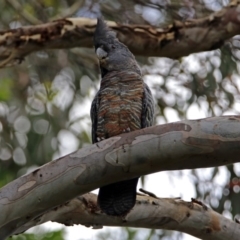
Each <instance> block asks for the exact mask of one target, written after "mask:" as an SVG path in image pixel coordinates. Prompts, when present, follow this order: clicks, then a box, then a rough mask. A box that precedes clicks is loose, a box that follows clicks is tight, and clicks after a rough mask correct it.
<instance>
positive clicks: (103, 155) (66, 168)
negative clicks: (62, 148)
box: [0, 116, 240, 239]
mask: <svg viewBox="0 0 240 240" xmlns="http://www.w3.org/2000/svg"><path fill="white" fill-rule="evenodd" d="M239 146H240V117H239V116H225V117H215V118H207V119H201V120H193V121H190V120H189V121H187V120H186V121H181V122H176V123H169V124H164V125H159V126H154V127H151V128H145V129H141V130H139V131H135V132H130V133H127V134H123V135H120V136H116V137H112V138H109V139H106V140H104V141H102V142H99V143H97V144H94V145H91V146H89V147H85V148H82V149H80V150H79V151H77V152H75V153H72V154H69V155H67V156H65V157H62V158H60V159H57V160H55V161H52V162H50V163H48V164H45V165H44V166H42V167H40V168H38V169H36V170H35V171H33V172H32V173H30V174H27V175H25V176H22V177H20V178H18V179H16V180H14V181H13V182H11V183H9V184H7V185H6V186H5V187H3V188H2V189H0V213H1V214H0V239H4V238H5V237H7V236H10V235H11V234H13V233H14V231H15V229H17V228H19V227H21V226H22V225H24V224H25V223H27V222H29V221H30V220H32V219H34V218H36V217H38V216H40V215H41V214H43V213H44V212H46V211H47V210H49V209H51V208H53V207H55V206H57V205H59V204H63V203H65V202H66V201H68V200H70V199H72V198H74V197H76V196H78V195H81V194H84V193H86V192H89V191H91V190H93V189H96V188H99V187H101V186H103V185H106V184H109V183H113V182H117V181H121V180H126V179H130V178H133V177H136V176H141V175H145V174H149V173H154V172H158V171H166V170H177V169H192V168H204V167H212V166H221V165H227V164H230V163H235V162H239V159H240V157H239V156H240V147H239Z"/></svg>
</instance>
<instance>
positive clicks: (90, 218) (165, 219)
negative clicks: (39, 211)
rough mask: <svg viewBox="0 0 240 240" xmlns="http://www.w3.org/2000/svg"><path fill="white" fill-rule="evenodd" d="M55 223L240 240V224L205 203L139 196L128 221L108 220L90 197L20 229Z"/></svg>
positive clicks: (64, 206) (122, 219) (52, 212)
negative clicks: (175, 232)
mask: <svg viewBox="0 0 240 240" xmlns="http://www.w3.org/2000/svg"><path fill="white" fill-rule="evenodd" d="M47 221H53V222H58V223H62V224H65V225H66V226H72V225H74V224H82V225H85V226H86V227H92V228H94V229H99V228H102V227H103V226H121V227H123V226H127V227H141V228H151V229H168V230H175V231H180V232H185V233H188V234H190V235H192V236H195V237H198V238H200V239H204V240H226V239H231V240H239V236H240V224H238V223H236V222H234V221H232V220H230V219H227V218H225V217H223V216H222V215H220V214H218V213H216V212H214V211H213V210H212V209H210V208H208V207H206V206H205V205H203V204H202V203H201V202H198V201H196V200H192V201H191V202H185V201H183V200H181V199H171V198H158V197H151V196H146V195H138V196H137V201H136V205H135V206H134V208H133V209H132V210H131V211H130V212H129V213H128V214H127V215H126V216H124V217H112V216H108V215H106V214H104V213H102V212H101V211H100V209H99V208H98V205H97V196H96V195H95V194H92V193H87V194H85V195H83V196H80V197H77V198H74V199H72V200H71V201H70V202H67V203H66V204H63V205H60V206H58V207H56V208H54V209H53V210H50V211H48V212H46V213H45V214H43V215H41V216H39V217H38V218H35V219H34V220H32V221H29V222H28V223H26V224H25V225H23V226H21V227H20V228H19V229H16V232H15V233H19V232H23V231H26V230H27V229H29V228H30V227H33V226H36V225H39V224H42V223H45V222H47Z"/></svg>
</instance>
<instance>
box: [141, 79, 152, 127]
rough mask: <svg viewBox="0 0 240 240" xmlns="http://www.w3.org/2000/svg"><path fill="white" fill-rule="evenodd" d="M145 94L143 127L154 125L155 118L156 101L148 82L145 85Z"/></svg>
mask: <svg viewBox="0 0 240 240" xmlns="http://www.w3.org/2000/svg"><path fill="white" fill-rule="evenodd" d="M143 89H144V95H143V104H142V119H141V120H142V122H141V125H142V128H145V127H150V126H152V125H153V120H154V101H153V97H152V93H151V91H150V89H149V87H148V85H147V84H145V83H144V85H143Z"/></svg>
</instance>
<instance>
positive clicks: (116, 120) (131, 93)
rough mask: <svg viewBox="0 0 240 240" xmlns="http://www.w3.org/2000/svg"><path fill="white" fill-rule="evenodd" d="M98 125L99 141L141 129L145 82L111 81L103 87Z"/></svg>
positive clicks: (132, 80) (137, 80) (130, 80)
mask: <svg viewBox="0 0 240 240" xmlns="http://www.w3.org/2000/svg"><path fill="white" fill-rule="evenodd" d="M100 92H101V94H100V95H99V98H100V99H99V112H98V123H97V137H98V141H100V140H102V139H105V138H108V137H111V136H115V135H119V134H121V133H125V132H130V131H134V130H137V129H140V128H141V114H142V102H143V97H144V96H143V95H144V92H143V81H142V80H139V78H138V79H136V81H134V78H127V77H126V78H121V77H120V78H118V79H115V80H112V81H111V80H110V79H109V82H108V84H106V86H105V85H104V84H102V85H101V91H100Z"/></svg>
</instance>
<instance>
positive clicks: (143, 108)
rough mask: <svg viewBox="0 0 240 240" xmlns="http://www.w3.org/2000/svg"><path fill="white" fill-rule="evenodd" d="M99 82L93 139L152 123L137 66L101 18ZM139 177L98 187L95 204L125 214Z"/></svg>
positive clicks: (148, 98)
mask: <svg viewBox="0 0 240 240" xmlns="http://www.w3.org/2000/svg"><path fill="white" fill-rule="evenodd" d="M94 46H95V52H96V54H97V57H98V59H99V64H100V69H101V76H102V80H101V86H100V89H99V91H98V92H97V94H96V96H95V98H94V100H93V102H92V107H91V119H92V141H93V143H96V142H99V141H101V140H103V139H106V138H110V137H113V136H116V135H119V134H122V133H126V132H131V131H135V130H137V129H141V128H145V127H149V126H151V125H152V124H153V114H154V103H153V98H152V94H151V91H150V89H149V88H148V86H147V85H146V84H145V83H144V82H143V79H142V74H141V70H140V67H139V66H138V64H137V61H136V59H135V57H134V56H133V54H132V53H131V52H130V51H129V49H128V48H127V47H126V46H125V45H124V44H123V43H121V42H120V41H119V40H118V39H117V38H116V34H115V33H114V32H113V31H111V30H110V29H109V28H108V27H107V25H106V24H105V22H104V21H103V20H102V19H98V22H97V27H96V30H95V33H94ZM137 182H138V178H134V179H130V180H126V181H121V182H117V183H113V184H110V185H107V186H103V187H101V188H100V191H99V195H98V204H99V206H100V208H101V210H102V211H103V212H105V213H106V214H108V215H113V216H121V215H125V214H127V213H128V212H129V211H130V210H131V209H132V208H133V206H134V205H135V201H136V187H137Z"/></svg>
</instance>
